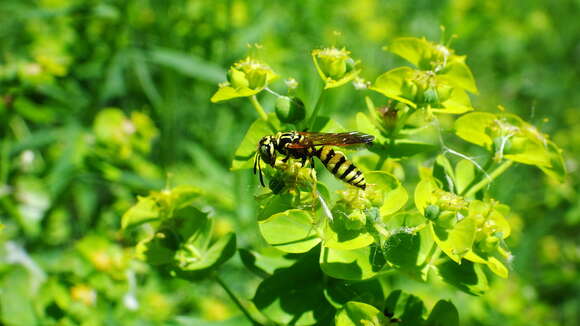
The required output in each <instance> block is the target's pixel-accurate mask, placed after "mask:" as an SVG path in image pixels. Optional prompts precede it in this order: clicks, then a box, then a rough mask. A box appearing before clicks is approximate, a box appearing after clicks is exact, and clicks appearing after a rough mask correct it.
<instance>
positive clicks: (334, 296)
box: [324, 278, 385, 309]
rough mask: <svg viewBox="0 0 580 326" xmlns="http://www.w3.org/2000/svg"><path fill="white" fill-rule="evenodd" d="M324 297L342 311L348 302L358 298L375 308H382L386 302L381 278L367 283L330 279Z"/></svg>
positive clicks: (366, 281)
mask: <svg viewBox="0 0 580 326" xmlns="http://www.w3.org/2000/svg"><path fill="white" fill-rule="evenodd" d="M324 295H325V297H326V299H327V300H328V302H330V304H332V305H333V306H334V307H335V308H337V309H341V308H342V307H343V306H344V305H345V304H346V303H347V302H348V301H351V300H352V299H353V298H356V299H357V300H358V301H359V302H364V303H367V304H370V305H374V306H375V307H380V306H382V305H383V303H384V301H385V293H384V292H383V287H382V285H381V281H380V279H379V278H372V279H369V280H365V281H348V280H340V279H335V278H328V279H327V283H326V287H325V289H324Z"/></svg>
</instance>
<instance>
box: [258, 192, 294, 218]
mask: <svg viewBox="0 0 580 326" xmlns="http://www.w3.org/2000/svg"><path fill="white" fill-rule="evenodd" d="M292 207H294V203H293V196H292V194H290V193H283V194H279V195H274V194H272V195H271V196H268V197H267V198H264V199H262V200H259V208H258V221H263V220H265V219H267V218H269V217H270V216H272V215H274V214H278V213H281V212H284V211H286V210H289V209H292Z"/></svg>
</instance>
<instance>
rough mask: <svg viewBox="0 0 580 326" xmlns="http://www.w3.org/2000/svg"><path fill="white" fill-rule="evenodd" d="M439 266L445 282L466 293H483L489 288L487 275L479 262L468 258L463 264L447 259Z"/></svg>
mask: <svg viewBox="0 0 580 326" xmlns="http://www.w3.org/2000/svg"><path fill="white" fill-rule="evenodd" d="M437 267H438V268H439V275H441V277H442V278H443V280H444V281H445V282H447V283H449V284H451V285H453V286H455V287H456V288H458V289H460V290H461V291H463V292H465V293H468V294H472V295H482V294H484V293H485V292H486V291H487V290H488V289H489V285H488V283H487V277H486V276H485V273H484V272H483V270H482V269H481V265H479V264H475V263H473V262H470V261H468V260H463V261H462V262H461V264H457V263H455V262H453V261H451V260H447V261H446V262H444V263H442V264H440V265H438V266H437Z"/></svg>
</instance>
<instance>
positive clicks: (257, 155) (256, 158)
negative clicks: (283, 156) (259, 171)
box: [254, 151, 260, 175]
mask: <svg viewBox="0 0 580 326" xmlns="http://www.w3.org/2000/svg"><path fill="white" fill-rule="evenodd" d="M259 159H260V153H258V151H256V155H254V175H256V165H257V164H258V160H259Z"/></svg>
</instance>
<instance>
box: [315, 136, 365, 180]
mask: <svg viewBox="0 0 580 326" xmlns="http://www.w3.org/2000/svg"><path fill="white" fill-rule="evenodd" d="M314 155H315V156H316V157H318V158H319V159H320V161H321V162H322V164H324V166H325V167H326V169H327V170H328V171H330V172H331V173H332V174H334V176H335V177H337V178H339V179H340V180H342V181H344V182H346V183H348V184H350V185H353V186H355V187H358V188H361V189H363V190H364V189H365V188H366V186H367V184H366V182H365V177H364V175H363V174H362V172H361V171H360V170H359V169H358V168H357V167H356V166H355V165H354V164H353V163H352V162H351V161H350V160H348V159H347V158H346V156H345V155H344V154H343V153H342V152H339V151H335V150H334V149H332V148H331V147H330V146H322V147H321V148H320V149H318V150H317V151H316V152H314Z"/></svg>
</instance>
